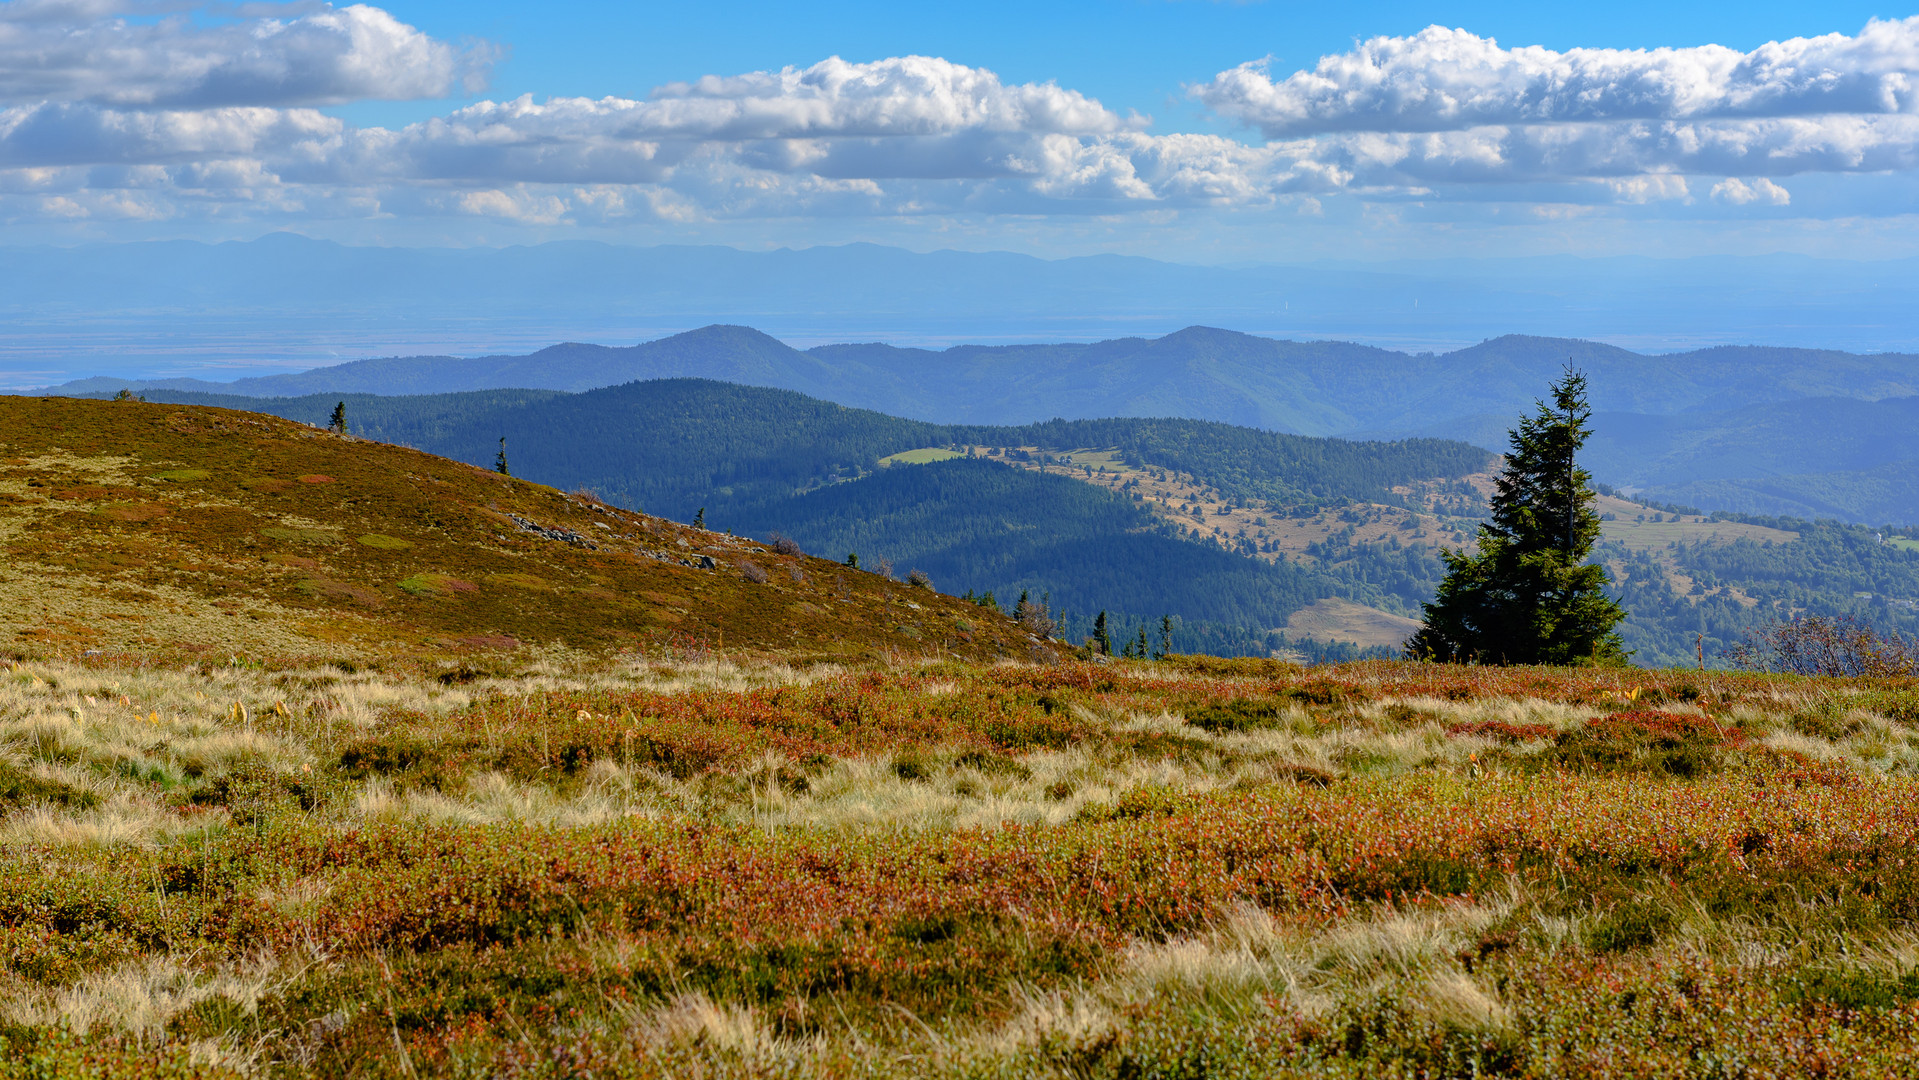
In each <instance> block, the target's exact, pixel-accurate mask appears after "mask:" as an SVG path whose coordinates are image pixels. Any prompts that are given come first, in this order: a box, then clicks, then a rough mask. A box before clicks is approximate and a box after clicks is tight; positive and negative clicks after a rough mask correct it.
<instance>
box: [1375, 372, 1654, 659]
mask: <svg viewBox="0 0 1919 1080" xmlns="http://www.w3.org/2000/svg"><path fill="white" fill-rule="evenodd" d="M1538 406H1539V408H1538V411H1537V412H1535V413H1534V414H1533V415H1532V416H1530V417H1527V418H1526V419H1524V420H1522V421H1520V424H1519V427H1517V428H1515V429H1514V430H1513V431H1512V432H1511V433H1510V435H1509V438H1510V442H1511V449H1510V450H1508V452H1507V454H1506V465H1505V468H1504V469H1503V470H1502V471H1501V472H1500V475H1499V478H1498V480H1497V481H1496V485H1497V488H1498V490H1497V491H1496V492H1495V493H1494V495H1493V497H1492V500H1491V508H1492V520H1491V521H1490V522H1489V523H1487V524H1485V525H1482V526H1480V528H1479V550H1478V552H1477V553H1475V554H1471V555H1468V554H1466V553H1465V552H1463V551H1448V552H1443V553H1442V554H1443V555H1444V557H1445V559H1446V568H1447V574H1446V580H1444V581H1442V582H1441V583H1440V585H1439V590H1438V594H1437V595H1436V596H1434V598H1433V602H1432V603H1430V604H1427V605H1426V622H1425V626H1423V627H1421V628H1420V630H1419V632H1418V633H1417V634H1414V635H1413V637H1412V639H1411V640H1409V641H1408V642H1407V643H1406V651H1407V653H1408V654H1409V655H1411V656H1413V657H1415V658H1418V659H1427V660H1439V661H1445V662H1450V663H1480V664H1574V663H1602V664H1607V663H1610V664H1618V663H1624V662H1625V659H1626V653H1625V649H1624V647H1623V646H1622V645H1621V644H1620V640H1619V634H1618V633H1617V632H1616V631H1615V630H1614V627H1615V626H1616V625H1617V624H1618V622H1619V620H1620V619H1622V618H1624V617H1625V614H1626V613H1625V612H1624V611H1623V610H1621V609H1620V607H1619V605H1618V604H1616V603H1614V602H1613V601H1612V599H1611V598H1610V597H1608V596H1607V595H1606V590H1605V586H1606V569H1605V567H1603V566H1597V565H1589V564H1587V563H1586V556H1587V555H1588V554H1590V553H1591V552H1592V547H1593V543H1594V542H1595V541H1597V540H1598V539H1599V515H1598V513H1597V512H1595V511H1594V510H1593V506H1592V504H1593V497H1594V496H1593V491H1592V487H1591V482H1592V474H1591V473H1588V472H1587V471H1586V470H1584V469H1581V468H1580V467H1579V465H1578V463H1577V461H1576V457H1577V454H1578V452H1579V448H1580V447H1581V446H1582V445H1583V444H1584V443H1585V441H1586V435H1587V433H1588V428H1587V421H1588V420H1589V419H1590V418H1591V416H1592V410H1591V409H1590V408H1589V407H1588V406H1587V404H1586V378H1585V376H1584V375H1583V374H1581V373H1580V372H1578V371H1576V370H1575V369H1574V368H1573V367H1572V366H1571V365H1570V364H1568V365H1567V367H1566V373H1565V375H1564V376H1563V377H1561V378H1560V380H1559V381H1558V382H1556V383H1554V384H1553V388H1552V403H1551V404H1550V405H1548V404H1547V403H1545V402H1543V401H1542V402H1539V403H1538Z"/></svg>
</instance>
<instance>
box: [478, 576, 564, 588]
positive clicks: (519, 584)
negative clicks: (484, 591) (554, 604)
mask: <svg viewBox="0 0 1919 1080" xmlns="http://www.w3.org/2000/svg"><path fill="white" fill-rule="evenodd" d="M483 580H484V581H485V582H486V583H487V584H488V585H505V586H507V587H508V588H512V589H525V590H527V591H528V592H551V591H552V590H553V584H552V583H551V582H549V581H547V580H546V579H545V578H543V577H540V576H539V575H537V574H488V575H487V576H486V577H485V578H484V579H483Z"/></svg>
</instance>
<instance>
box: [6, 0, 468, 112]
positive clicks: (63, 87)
mask: <svg viewBox="0 0 1919 1080" xmlns="http://www.w3.org/2000/svg"><path fill="white" fill-rule="evenodd" d="M171 6H172V7H174V8H175V9H176V10H177V9H187V10H190V9H191V8H192V7H204V6H206V5H171ZM126 7H127V5H124V4H106V3H46V2H27V0H12V2H9V3H0V104H6V103H11V104H35V103H40V102H48V101H55V102H91V103H95V104H100V105H107V106H117V107H123V108H124V107H140V108H174V109H179V108H207V107H224V106H237V105H252V106H290V105H333V104H340V103H343V102H350V101H361V100H366V99H389V100H391V99H412V98H432V97H441V96H444V95H446V94H449V93H452V92H454V91H455V90H459V89H462V88H464V89H468V90H478V89H480V88H481V87H482V86H483V85H484V82H485V77H486V72H487V67H488V65H489V63H490V62H491V59H492V55H491V52H490V50H489V49H488V48H486V47H484V46H470V47H465V48H461V47H456V46H454V45H451V44H448V43H447V42H443V41H439V40H436V39H434V38H432V37H429V36H428V35H426V34H423V33H421V32H420V31H419V30H417V29H415V28H413V27H411V26H408V25H406V24H405V23H402V22H400V21H399V20H398V19H395V18H394V17H393V16H392V15H390V14H388V13H387V12H385V11H383V10H381V9H379V8H376V7H369V6H367V5H364V4H354V5H351V6H349V7H343V8H333V7H327V6H320V7H319V9H318V10H313V11H309V12H307V13H305V14H300V15H298V16H296V17H293V18H269V17H252V18H240V19H231V20H223V21H195V20H192V19H189V18H186V17H184V16H180V15H175V16H173V17H169V18H164V19H161V20H159V21H157V22H140V21H131V20H128V19H124V18H115V17H114V16H115V15H116V14H118V13H119V12H120V11H121V10H123V9H125V8H126ZM216 13H217V10H216Z"/></svg>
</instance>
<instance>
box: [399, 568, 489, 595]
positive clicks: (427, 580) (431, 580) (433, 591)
mask: <svg viewBox="0 0 1919 1080" xmlns="http://www.w3.org/2000/svg"><path fill="white" fill-rule="evenodd" d="M399 584H400V588H401V589H402V590H404V591H405V592H408V593H411V594H413V595H414V596H427V597H434V596H448V595H451V594H453V593H460V592H473V591H475V590H477V589H478V588H479V586H478V585H475V584H473V583H472V582H471V581H462V580H461V579H459V578H456V577H454V576H452V575H450V574H415V575H413V576H412V577H410V578H406V579H404V580H402V581H401V582H400V583H399Z"/></svg>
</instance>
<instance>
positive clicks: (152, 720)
mask: <svg viewBox="0 0 1919 1080" xmlns="http://www.w3.org/2000/svg"><path fill="white" fill-rule="evenodd" d="M0 739H4V745H5V747H6V750H5V757H4V764H3V765H0V769H4V776H3V779H4V788H0V799H3V800H4V803H5V813H4V816H3V817H0V886H3V887H0V942H3V943H4V950H5V951H4V956H5V958H6V959H5V963H4V969H3V973H0V1076H9V1077H15V1076H17V1077H44V1076H65V1075H80V1074H85V1075H91V1076H101V1077H136V1076H137V1077H147V1076H173V1077H187V1076H195V1077H201V1076H204V1077H228V1076H235V1077H274V1076H287V1077H293V1076H346V1077H432V1076H447V1077H478V1076H505V1077H572V1076H582V1075H593V1076H605V1077H622V1076H630V1077H650V1076H708V1077H723V1076H741V1077H745V1076H767V1075H778V1076H792V1077H815V1076H817V1077H829V1076H830V1077H847V1076H851V1077H859V1076H870V1077H891V1076H950V1077H1002V1076H1003V1077H1011V1076H1021V1077H1028V1076H1039V1077H1047V1076H1051V1077H1061V1078H1065V1077H1074V1078H1084V1077H1114V1078H1118V1077H1190V1076H1198V1075H1205V1076H1242V1077H1289V1076H1297V1077H1327V1076H1334V1077H1342V1076H1343V1077H1355V1078H1356V1077H1376V1076H1408V1077H1412V1076H1428V1077H1440V1076H1446V1077H1452V1076H1457V1077H1466V1076H1495V1075H1506V1076H1564V1075H1583V1076H1590V1077H1594V1078H1595V1080H1607V1078H1614V1077H1621V1078H1623V1077H1642V1076H1655V1075H1656V1076H1691V1077H1701V1078H1703V1077H1725V1076H1750V1077H1759V1076H1778V1077H1784V1076H1808V1075H1835V1076H1836V1075H1845V1076H1850V1077H1894V1076H1904V1075H1909V1068H1910V1062H1911V1058H1910V1053H1911V1047H1912V1045H1913V1042H1914V1040H1915V1038H1919V868H1916V867H1915V864H1914V862H1913V860H1912V858H1911V852H1912V850H1913V844H1914V843H1915V841H1919V811H1915V807H1919V799H1916V798H1915V797H1914V796H1915V792H1914V790H1913V786H1914V784H1915V782H1919V781H1916V780H1915V769H1919V685H1916V684H1914V683H1913V682H1912V681H1911V680H1910V679H1903V680H1899V679H1895V680H1887V679H1808V678H1800V677H1791V676H1776V675H1775V676H1766V675H1757V674H1735V675H1725V674H1708V675H1704V676H1702V675H1700V674H1698V673H1687V672H1643V671H1595V670H1593V669H1585V670H1579V671H1574V670H1568V669H1549V668H1530V669H1528V668H1506V669H1496V668H1466V667H1457V666H1447V665H1431V664H1415V663H1404V662H1375V663H1363V664H1356V665H1349V666H1345V667H1338V668H1318V669H1303V668H1299V667H1296V666H1293V665H1289V664H1285V663H1280V662H1275V661H1251V660H1237V661H1235V660H1216V659H1210V658H1203V657H1186V658H1174V659H1170V660H1166V661H1160V662H1150V661H1115V662H1112V663H1109V664H1103V665H1100V664H1089V663H1078V664H1070V663H1069V664H1056V665H1031V664H1025V663H1011V664H1004V665H998V666H980V665H973V664H965V663H959V662H954V661H909V662H901V663H893V664H883V665H877V666H875V665H870V664H861V665H853V666H847V665H844V664H799V665H795V664H788V663H783V662H779V661H776V660H771V659H768V660H760V661H744V662H734V661H732V660H727V659H712V660H708V661H704V662H693V663H677V662H661V661H658V660H654V661H644V660H638V659H635V658H631V657H628V658H625V659H611V658H600V659H593V658H590V657H586V656H583V655H579V654H574V655H573V656H571V657H570V658H569V657H553V658H548V659H545V660H540V659H529V658H527V657H525V656H524V655H522V656H517V657H507V656H495V657H494V658H493V659H492V661H491V662H490V663H487V664H474V663H471V662H467V663H464V664H462V665H461V666H459V667H451V666H444V665H441V664H425V663H419V662H416V661H411V660H408V659H405V658H396V659H393V660H389V661H387V662H384V663H382V664H381V665H379V666H378V668H377V669H368V668H366V667H361V668H360V669H359V670H357V671H353V672H349V671H347V670H345V669H344V668H342V667H339V666H328V665H314V664H311V663H304V664H303V663H293V664H285V665H283V664H280V663H277V662H275V661H273V660H271V659H269V658H247V659H246V660H245V661H244V662H241V663H238V664H235V663H219V664H213V663H203V664H199V665H160V664H152V663H147V662H143V661H142V659H141V658H138V657H115V656H101V657H95V658H92V659H88V660H84V661H81V662H75V661H72V660H67V661H58V660H45V659H43V660H31V659H29V660H16V661H13V662H11V663H9V664H7V665H6V666H5V669H4V671H0Z"/></svg>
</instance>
